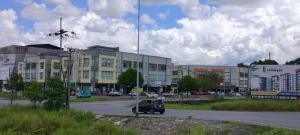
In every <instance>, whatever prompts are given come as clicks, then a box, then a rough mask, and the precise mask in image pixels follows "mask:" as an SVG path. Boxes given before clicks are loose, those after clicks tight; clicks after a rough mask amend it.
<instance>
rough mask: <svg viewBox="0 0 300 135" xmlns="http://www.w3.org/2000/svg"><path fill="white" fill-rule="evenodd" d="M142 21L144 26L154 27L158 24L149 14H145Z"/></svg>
mask: <svg viewBox="0 0 300 135" xmlns="http://www.w3.org/2000/svg"><path fill="white" fill-rule="evenodd" d="M140 19H141V22H142V23H143V24H148V25H154V24H155V23H156V21H155V20H154V19H152V18H151V17H150V16H149V15H147V14H143V15H142V16H141V18H140Z"/></svg>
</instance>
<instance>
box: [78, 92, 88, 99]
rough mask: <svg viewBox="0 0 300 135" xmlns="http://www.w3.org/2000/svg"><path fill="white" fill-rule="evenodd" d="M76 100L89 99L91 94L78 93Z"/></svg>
mask: <svg viewBox="0 0 300 135" xmlns="http://www.w3.org/2000/svg"><path fill="white" fill-rule="evenodd" d="M76 97H77V98H90V97H91V93H90V92H88V91H80V92H78V93H77V94H76Z"/></svg>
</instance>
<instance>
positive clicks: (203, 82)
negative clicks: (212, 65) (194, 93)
mask: <svg viewBox="0 0 300 135" xmlns="http://www.w3.org/2000/svg"><path fill="white" fill-rule="evenodd" d="M220 82H221V79H220V78H219V76H218V75H217V74H214V73H208V74H205V75H200V76H199V77H198V78H197V87H198V88H200V89H202V90H211V89H213V88H216V86H217V85H218V84H219V83H220Z"/></svg>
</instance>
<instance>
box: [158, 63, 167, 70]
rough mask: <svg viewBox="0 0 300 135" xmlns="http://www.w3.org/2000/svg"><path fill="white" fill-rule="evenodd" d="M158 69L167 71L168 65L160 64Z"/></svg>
mask: <svg viewBox="0 0 300 135" xmlns="http://www.w3.org/2000/svg"><path fill="white" fill-rule="evenodd" d="M158 70H159V71H166V70H167V66H166V65H161V64H158Z"/></svg>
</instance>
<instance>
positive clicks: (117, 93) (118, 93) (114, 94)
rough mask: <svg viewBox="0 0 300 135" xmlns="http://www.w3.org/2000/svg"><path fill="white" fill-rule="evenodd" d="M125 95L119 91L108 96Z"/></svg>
mask: <svg viewBox="0 0 300 135" xmlns="http://www.w3.org/2000/svg"><path fill="white" fill-rule="evenodd" d="M122 95H123V94H122V93H121V92H117V91H111V92H109V93H108V96H122Z"/></svg>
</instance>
